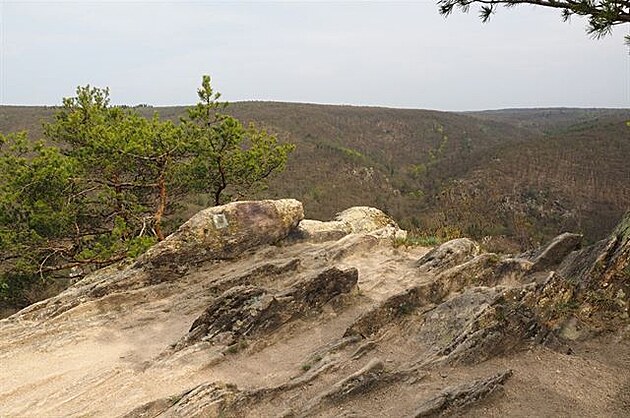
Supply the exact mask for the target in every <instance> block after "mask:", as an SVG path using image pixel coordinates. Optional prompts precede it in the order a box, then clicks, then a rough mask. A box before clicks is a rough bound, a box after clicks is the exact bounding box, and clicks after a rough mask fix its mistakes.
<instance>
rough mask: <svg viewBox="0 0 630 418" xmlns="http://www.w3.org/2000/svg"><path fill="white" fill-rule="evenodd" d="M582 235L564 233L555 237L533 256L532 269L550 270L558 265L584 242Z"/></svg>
mask: <svg viewBox="0 0 630 418" xmlns="http://www.w3.org/2000/svg"><path fill="white" fill-rule="evenodd" d="M582 238H583V237H582V235H580V234H570V233H568V232H567V233H564V234H561V235H558V236H557V237H556V238H554V239H553V240H552V241H551V242H550V243H549V244H547V246H546V247H543V248H542V249H541V250H539V251H537V252H536V254H535V255H534V256H533V257H531V259H532V262H533V265H532V267H531V270H532V271H543V270H549V269H550V268H552V267H557V266H559V265H560V263H562V261H563V260H564V259H565V258H566V256H567V255H569V254H570V253H571V252H573V251H575V250H577V249H578V248H579V247H580V244H581V243H582Z"/></svg>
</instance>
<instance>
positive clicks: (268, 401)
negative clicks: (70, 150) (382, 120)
mask: <svg viewBox="0 0 630 418" xmlns="http://www.w3.org/2000/svg"><path fill="white" fill-rule="evenodd" d="M302 217H303V215H302V209H301V205H300V204H299V202H296V201H292V200H286V201H263V202H237V203H233V204H229V205H225V206H221V207H217V208H212V209H209V210H206V211H204V212H202V213H200V214H199V215H197V216H196V217H194V218H192V219H191V220H190V221H189V222H187V223H186V224H185V225H183V226H182V227H181V228H180V229H179V230H178V231H177V232H176V233H174V234H173V235H172V236H170V237H168V238H167V239H166V240H165V241H164V242H162V243H160V244H158V245H157V246H156V247H154V248H153V249H151V250H150V251H149V252H147V253H146V254H145V255H143V256H142V257H140V258H139V259H138V260H137V261H135V262H131V263H127V264H121V265H118V266H111V267H109V268H107V269H104V270H102V271H100V272H98V273H97V274H94V275H92V276H90V277H88V278H86V279H85V280H83V281H82V282H80V283H78V284H77V285H75V286H74V287H72V288H70V289H68V290H67V291H66V292H64V293H63V294H62V295H59V296H57V297H56V298H52V299H49V300H47V301H45V302H42V303H41V304H39V305H36V306H34V307H31V308H29V309H27V310H25V311H22V312H21V313H19V314H18V315H15V316H14V317H13V318H11V319H9V320H5V321H1V322H0V360H6V361H5V363H3V366H4V365H5V364H6V366H7V370H9V371H8V372H4V369H3V373H5V374H6V376H4V375H3V379H4V380H3V382H6V385H7V386H8V387H9V389H8V390H6V391H5V390H2V391H0V400H1V401H2V402H0V415H2V416H5V415H6V416H22V415H29V414H30V413H34V414H35V413H36V414H37V415H38V416H63V415H72V414H75V413H76V411H81V413H85V414H86V415H95V416H100V415H113V416H115V415H118V416H120V415H122V416H126V417H149V416H151V417H154V416H163V417H220V416H235V417H238V416H265V417H266V416H285V417H306V416H375V417H376V416H413V417H420V416H437V415H445V414H451V413H456V414H460V413H462V414H463V413H467V412H470V410H468V409H466V410H465V408H471V409H472V410H474V409H475V408H477V406H475V404H476V403H477V402H480V401H482V400H483V401H484V403H483V404H481V407H483V408H485V407H486V406H489V407H491V408H494V409H492V413H493V414H495V415H510V414H513V413H514V410H512V409H510V408H506V407H505V405H503V404H502V402H507V400H506V399H508V400H510V401H511V400H512V399H516V400H517V401H516V402H519V403H520V405H525V409H524V410H517V411H516V412H517V413H520V412H523V411H524V413H523V414H522V415H528V416H541V415H542V416H544V415H554V416H555V415H562V413H564V412H567V411H572V410H571V409H570V408H572V407H573V406H572V405H574V404H576V403H580V402H583V400H584V399H585V398H588V399H589V402H592V403H593V402H594V403H595V404H597V402H599V404H597V405H596V407H593V410H595V411H602V410H604V409H602V408H601V407H602V406H603V407H607V408H613V410H612V411H609V410H606V413H607V414H609V415H610V416H623V415H624V414H623V413H622V414H619V413H617V412H619V411H620V410H621V409H620V408H621V407H619V406H618V405H619V403H618V404H613V403H611V402H612V401H611V402H609V401H608V400H609V399H622V400H623V399H625V398H624V397H623V396H622V395H618V394H617V392H621V391H623V390H625V388H627V383H626V382H624V381H623V379H622V378H621V377H619V380H620V381H619V382H615V383H614V384H611V386H610V387H609V388H606V390H607V391H606V392H604V391H600V392H597V393H595V394H591V392H596V391H597V390H599V389H598V388H599V386H598V384H594V383H598V381H599V380H601V379H602V377H601V376H603V374H605V373H608V374H607V375H606V376H608V379H609V380H614V379H616V378H617V377H618V375H623V374H624V373H625V372H626V371H627V366H628V365H627V359H626V360H624V359H621V360H619V359H616V360H615V361H617V362H618V364H615V363H610V364H608V363H607V364H605V365H604V366H602V367H599V365H598V368H597V370H596V372H597V374H596V375H595V374H594V373H595V372H591V370H593V371H595V366H594V365H595V364H598V363H596V360H594V359H593V358H590V359H588V361H587V360H584V361H583V362H581V363H580V361H581V360H580V357H579V352H580V350H579V346H578V345H576V344H579V343H581V340H584V339H587V338H589V337H591V336H594V335H597V334H598V333H599V334H601V332H602V331H611V332H612V333H613V334H611V335H613V336H614V337H615V340H614V341H615V343H616V345H615V344H612V346H614V350H613V349H611V350H609V351H608V352H606V354H605V355H604V354H602V355H601V356H600V358H604V359H607V358H608V357H611V353H612V356H614V354H615V352H616V351H617V350H621V351H620V352H621V353H622V354H623V353H626V352H627V353H628V354H629V355H628V356H627V357H628V358H630V343H627V342H626V339H627V331H624V330H627V329H630V328H628V327H629V326H630V321H629V319H628V296H627V295H628V294H629V293H630V291H629V289H628V284H629V279H628V278H629V276H628V271H629V259H630V217H629V218H626V219H624V221H623V222H622V223H621V224H620V226H619V227H618V228H617V230H615V231H614V233H613V234H612V235H611V237H610V238H609V239H607V240H604V241H602V242H600V243H597V244H596V245H594V246H591V247H588V248H584V249H579V248H578V247H579V245H580V243H581V237H580V236H579V235H575V234H563V235H561V236H559V237H557V238H556V239H554V240H552V241H551V242H550V243H549V244H548V245H546V246H545V247H543V248H542V249H540V250H538V251H535V252H532V253H529V254H520V255H516V256H509V255H501V254H493V253H486V252H483V251H482V250H481V249H480V247H479V245H477V243H475V242H474V241H471V240H469V239H465V238H462V239H457V240H452V241H449V242H447V243H444V244H442V245H440V246H438V247H436V248H434V249H425V248H420V247H402V246H397V245H395V244H396V237H401V236H403V235H404V231H401V230H400V229H399V228H398V226H397V225H396V224H395V222H393V221H392V220H391V219H390V218H388V217H387V216H386V215H385V214H383V213H382V212H381V211H379V210H377V209H373V208H363V207H360V208H352V209H350V210H348V211H344V212H342V213H340V214H339V215H338V216H337V217H336V219H334V220H333V221H330V222H319V221H309V220H302ZM624 332H625V334H624ZM624 335H625V336H624ZM624 338H625V339H624ZM624 344H625V345H624ZM541 346H545V347H548V348H551V349H552V350H549V349H547V348H544V349H543V348H542V347H541ZM626 346H627V351H622V350H623V349H624V347H626ZM587 348H588V350H591V346H588V347H587ZM20 350H21V351H20ZM27 350H30V351H29V352H28V353H27V354H26V355H25V354H24V353H23V352H24V351H27ZM582 351H583V352H584V351H586V350H582ZM589 352H590V351H589ZM50 353H53V354H52V355H51V354H50ZM77 353H78V354H77ZM567 353H573V354H574V355H572V356H570V357H569V356H566V354H567ZM29 356H30V357H29ZM73 356H74V357H73ZM90 356H92V357H90ZM620 357H621V355H620ZM85 358H91V360H90V361H88V360H85ZM532 358H533V360H532ZM29 359H34V360H33V361H35V362H36V363H37V365H36V366H33V367H37V368H43V369H45V370H41V371H40V370H39V369H37V370H38V372H37V373H32V372H30V371H28V370H27V367H26V366H23V365H22V363H24V364H28V362H29ZM65 359H71V360H68V361H66V360H65ZM549 359H551V360H549ZM528 360H529V362H528ZM70 361H72V362H73V364H72V365H69V366H68V365H66V363H69V362H70ZM545 361H555V364H554V366H553V367H552V366H547V364H545ZM624 361H625V363H624ZM28 367H30V365H29V366H28ZM58 367H66V369H64V370H59V369H58ZM507 367H509V368H510V369H513V370H506V368H507ZM571 367H574V370H573V371H572V373H573V374H572V375H567V376H566V378H565V380H564V381H561V380H559V379H560V378H561V375H562V374H563V373H564V371H565V369H570V368H571ZM29 370H30V369H29ZM532 370H534V371H532ZM82 373H85V374H82ZM35 374H38V375H39V374H41V378H40V377H39V376H35ZM511 375H514V376H515V377H517V378H515V379H511V380H509V377H510V376H511ZM532 375H533V377H532ZM479 376H487V377H484V378H478V377H479ZM626 380H627V379H626ZM575 381H579V382H585V383H584V385H586V386H587V387H588V388H589V390H588V391H584V390H581V388H582V386H579V387H578V386H576V387H572V388H570V389H569V390H566V391H565V392H563V393H562V394H558V393H555V392H553V391H556V390H557V391H561V390H563V385H564V386H567V385H569V384H571V382H575ZM549 382H558V383H553V387H549V385H550V384H549ZM562 382H563V383H562ZM580 384H581V383H580ZM504 385H505V387H506V388H509V390H506V391H505V393H504V394H503V395H502V391H501V388H502V387H503V386H504ZM518 385H520V386H518ZM531 387H533V388H536V390H537V391H538V392H536V393H541V392H546V391H548V390H551V391H552V392H553V393H552V394H551V395H550V396H553V397H554V402H557V403H562V402H564V403H563V404H562V405H566V408H569V409H564V410H560V411H558V410H554V409H544V408H545V406H544V405H542V406H540V408H542V409H539V410H532V409H531V408H530V409H528V408H529V404H531V397H530V398H528V397H527V396H526V395H527V394H526V393H525V392H528V391H529V389H530V388H531ZM60 388H63V389H60ZM23 393H24V394H30V395H24V396H22V394H23ZM609 394H612V395H614V396H610V395H609ZM28 396H30V397H31V398H32V399H30V398H28ZM519 396H520V397H519ZM532 396H534V395H532ZM94 399H99V402H94ZM541 404H542V402H541ZM502 405H503V406H502ZM615 405H617V406H615ZM501 408H503V409H501ZM614 408H617V409H614ZM582 411H588V409H582V410H580V411H578V413H576V414H575V415H580V414H581V412H582ZM609 412H610V413H609ZM568 415H570V414H568ZM582 415H584V414H582Z"/></svg>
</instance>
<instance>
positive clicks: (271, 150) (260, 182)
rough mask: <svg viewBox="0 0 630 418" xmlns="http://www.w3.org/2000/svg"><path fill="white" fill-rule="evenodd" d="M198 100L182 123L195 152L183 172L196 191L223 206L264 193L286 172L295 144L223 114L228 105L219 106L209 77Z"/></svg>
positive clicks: (200, 91)
mask: <svg viewBox="0 0 630 418" xmlns="http://www.w3.org/2000/svg"><path fill="white" fill-rule="evenodd" d="M198 96H199V102H198V103H197V105H196V106H195V107H192V108H190V109H188V117H187V118H184V119H183V120H182V128H183V130H184V135H185V136H186V137H187V139H188V141H190V144H191V145H192V147H193V148H194V150H195V156H194V157H193V159H192V160H191V161H190V164H189V165H188V166H187V167H186V170H185V171H186V172H187V177H188V181H189V184H190V185H191V187H192V188H193V190H195V191H198V192H205V193H210V194H212V196H213V197H214V203H215V204H216V205H219V204H221V203H224V202H226V201H229V200H233V199H239V198H241V197H243V196H245V195H246V194H248V193H251V192H252V191H254V190H259V189H261V188H263V187H264V185H265V180H266V179H267V178H268V177H269V176H270V175H271V174H273V173H274V172H277V171H282V170H284V168H285V166H286V161H287V158H288V154H289V153H290V152H291V151H293V149H294V148H295V147H294V146H293V145H291V144H279V143H278V139H277V138H276V137H275V136H273V135H270V134H269V133H268V132H266V131H264V130H258V129H256V128H255V127H254V126H253V125H250V126H249V127H247V128H246V127H244V126H243V124H242V123H241V122H240V121H239V120H237V119H236V118H234V117H232V116H228V115H224V114H221V113H219V110H220V109H222V108H224V107H225V104H223V103H220V102H218V99H219V97H220V95H219V94H218V93H215V92H214V90H213V89H212V87H211V85H210V77H209V76H204V77H203V81H202V86H201V88H200V89H199V90H198Z"/></svg>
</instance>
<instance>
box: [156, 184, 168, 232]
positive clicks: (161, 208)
mask: <svg viewBox="0 0 630 418" xmlns="http://www.w3.org/2000/svg"><path fill="white" fill-rule="evenodd" d="M158 190H159V192H160V196H159V200H158V207H157V211H156V212H155V235H157V239H158V241H162V240H164V233H163V232H162V226H161V223H162V216H164V212H165V211H166V203H167V194H166V181H165V179H164V174H163V173H162V174H161V175H160V178H159V179H158Z"/></svg>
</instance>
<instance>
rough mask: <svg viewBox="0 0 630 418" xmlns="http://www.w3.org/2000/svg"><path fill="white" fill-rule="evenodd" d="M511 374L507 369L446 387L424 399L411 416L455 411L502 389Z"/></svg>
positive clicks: (417, 417) (427, 415)
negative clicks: (431, 396)
mask: <svg viewBox="0 0 630 418" xmlns="http://www.w3.org/2000/svg"><path fill="white" fill-rule="evenodd" d="M510 376H512V371H511V370H506V371H503V372H499V373H497V374H495V375H493V376H489V377H486V378H482V379H477V380H473V381H472V382H467V383H464V384H461V385H457V386H454V387H448V388H445V389H444V390H443V391H442V392H440V393H439V394H438V395H436V396H435V397H433V398H430V399H427V400H426V401H424V402H423V403H422V405H420V406H419V407H418V409H417V410H416V411H415V412H414V413H413V414H412V415H411V417H413V418H420V417H434V416H439V415H442V414H444V413H445V412H447V411H448V412H454V411H455V410H457V409H461V408H463V407H466V406H468V405H470V404H472V403H474V402H478V401H480V400H482V399H484V398H485V397H487V396H489V395H491V394H492V393H494V392H496V391H498V390H500V389H501V388H502V386H503V383H505V381H506V380H507V379H509V378H510Z"/></svg>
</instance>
